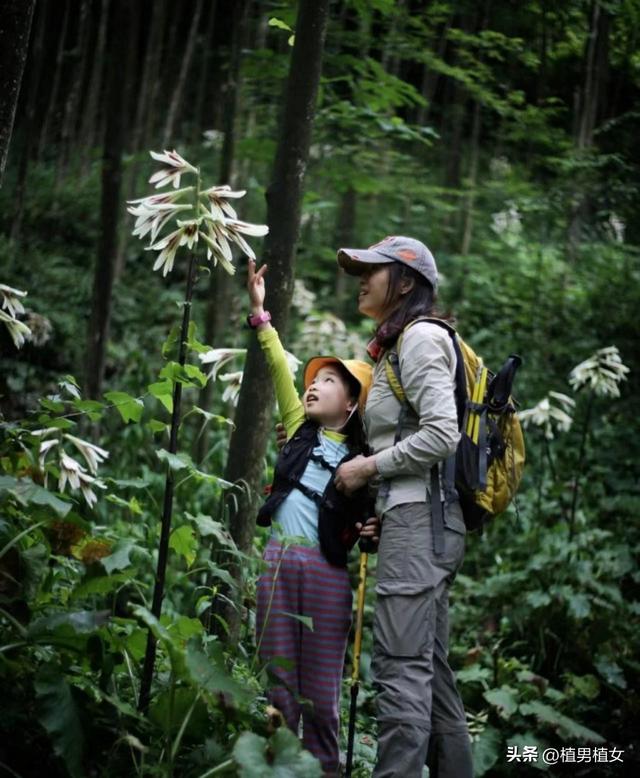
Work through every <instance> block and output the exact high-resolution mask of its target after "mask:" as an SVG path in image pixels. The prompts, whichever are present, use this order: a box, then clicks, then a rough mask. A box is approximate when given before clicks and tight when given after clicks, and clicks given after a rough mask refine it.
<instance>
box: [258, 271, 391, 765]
mask: <svg viewBox="0 0 640 778" xmlns="http://www.w3.org/2000/svg"><path fill="white" fill-rule="evenodd" d="M266 269H267V266H266V265H263V266H262V267H261V268H260V270H259V271H258V272H256V270H255V263H254V262H253V261H252V260H250V261H249V278H248V284H247V288H248V290H249V299H250V301H251V309H252V315H250V316H249V317H248V321H249V325H250V326H252V327H255V328H256V329H257V331H258V340H259V341H260V345H261V347H262V349H263V351H264V354H265V357H266V359H267V363H268V365H269V369H270V371H271V375H272V377H273V380H274V384H275V389H276V397H277V400H278V407H279V410H280V415H281V417H282V421H283V423H284V426H285V429H286V433H287V443H286V444H285V445H284V447H283V449H282V451H281V452H280V455H279V457H278V461H277V463H276V468H275V473H274V481H273V485H272V491H271V494H270V496H269V498H268V499H267V501H266V503H265V504H264V505H263V506H262V508H261V510H260V512H259V514H258V524H261V525H263V526H268V525H269V524H271V523H272V522H278V523H279V524H280V525H281V528H282V530H283V532H284V534H285V535H286V536H289V537H291V536H294V537H295V544H294V545H286V546H284V545H283V544H281V543H280V542H279V541H278V540H277V539H276V538H275V537H272V538H271V539H270V541H269V543H268V545H267V548H266V550H265V555H264V558H265V561H266V562H267V564H268V569H267V571H266V572H265V573H264V574H263V575H262V576H261V577H260V579H259V581H258V597H257V599H258V602H257V614H256V622H257V624H256V626H257V636H258V637H257V640H258V652H259V654H260V656H261V658H263V659H265V660H270V659H272V658H274V657H284V659H285V660H287V661H286V665H285V663H283V662H280V663H274V664H273V665H272V667H271V669H272V670H273V673H274V675H275V676H276V677H277V678H278V681H279V685H278V686H277V687H276V688H274V689H273V690H271V692H270V695H269V696H270V700H271V702H272V703H273V704H274V705H275V706H276V707H277V708H278V709H279V710H280V711H281V712H282V714H283V716H284V718H285V720H286V722H287V725H288V726H289V727H290V728H291V729H292V730H293V731H294V732H296V733H297V731H298V724H299V721H300V718H301V717H302V724H303V740H302V742H303V745H304V746H305V748H307V749H308V750H309V751H311V753H313V754H314V755H315V756H316V757H317V758H318V759H319V760H320V763H321V765H322V768H323V770H324V771H325V774H326V775H335V774H336V772H337V770H338V764H339V750H338V723H339V721H338V710H339V700H340V683H341V680H342V669H343V663H344V654H345V650H346V647H347V637H348V634H349V627H350V624H351V587H350V585H349V576H348V574H347V568H346V563H347V553H348V551H349V549H350V548H351V546H352V545H353V544H354V542H355V541H356V540H357V538H358V535H359V534H360V535H362V536H363V537H364V538H366V539H373V538H374V535H375V519H373V520H371V521H367V520H368V519H369V517H370V516H371V513H370V507H371V506H370V504H369V499H368V490H367V488H366V484H363V485H362V486H361V487H360V488H359V489H355V490H354V491H353V493H352V494H351V495H349V496H346V495H344V494H340V493H338V492H337V490H336V489H335V485H334V483H333V476H334V472H335V469H336V467H337V466H338V465H339V464H340V463H341V462H344V461H347V460H348V459H349V458H351V457H353V456H355V455H358V454H361V453H363V452H364V451H365V445H364V437H363V430H362V422H361V418H360V415H359V411H358V407H359V405H360V407H363V405H364V400H365V398H366V394H367V391H368V389H369V384H370V381H371V372H372V371H371V367H370V366H369V365H368V364H366V363H365V362H360V361H358V360H342V359H338V358H336V357H315V358H313V359H312V360H310V361H309V362H308V363H307V365H306V367H305V370H304V387H305V392H304V394H303V396H302V399H300V398H299V397H298V396H297V393H296V391H295V386H294V383H293V378H292V376H291V373H290V371H289V368H288V366H287V362H286V357H285V352H284V349H283V348H282V345H281V343H280V340H279V338H278V333H277V332H276V330H275V329H274V328H273V327H272V326H271V324H270V318H271V317H270V315H269V313H268V312H266V311H265V310H264V297H265V282H264V274H265V272H266ZM376 539H377V538H376ZM297 616H304V617H309V618H310V619H311V620H312V627H313V629H312V630H311V629H309V628H308V627H307V626H306V625H305V623H304V622H303V621H302V620H300V619H298V618H296V617H297Z"/></svg>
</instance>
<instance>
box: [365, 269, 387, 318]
mask: <svg viewBox="0 0 640 778" xmlns="http://www.w3.org/2000/svg"><path fill="white" fill-rule="evenodd" d="M359 278H360V293H359V294H358V310H359V311H360V313H363V314H364V315H365V316H369V318H371V319H375V321H377V322H382V321H384V319H385V317H386V315H387V313H388V307H389V305H388V302H387V294H388V290H389V265H386V264H385V265H369V267H368V268H367V269H366V270H365V271H364V273H362V275H361V276H360V277H359Z"/></svg>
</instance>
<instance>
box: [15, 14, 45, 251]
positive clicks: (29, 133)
mask: <svg viewBox="0 0 640 778" xmlns="http://www.w3.org/2000/svg"><path fill="white" fill-rule="evenodd" d="M46 29H47V8H46V6H44V5H40V6H39V8H38V11H37V17H36V27H35V37H34V39H33V44H32V46H31V51H30V53H29V71H28V76H29V77H28V81H27V105H26V109H25V115H24V119H23V123H22V136H23V137H22V155H21V157H20V167H19V169H18V180H17V182H16V188H15V194H14V197H13V199H14V208H13V218H12V220H11V240H15V241H17V240H19V238H20V230H21V228H22V215H23V211H24V193H25V189H26V186H27V175H28V172H29V162H30V160H31V152H32V148H33V130H34V124H35V122H34V119H35V115H36V105H37V102H38V90H39V87H40V80H41V74H42V62H43V46H44V34H45V30H46Z"/></svg>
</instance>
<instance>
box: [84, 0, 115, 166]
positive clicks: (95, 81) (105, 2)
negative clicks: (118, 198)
mask: <svg viewBox="0 0 640 778" xmlns="http://www.w3.org/2000/svg"><path fill="white" fill-rule="evenodd" d="M109 1H110V0H102V3H101V7H100V23H99V26H98V35H97V38H96V47H95V52H94V54H93V57H92V58H91V59H92V64H91V74H90V77H89V83H88V85H87V93H86V101H85V104H84V107H83V110H82V124H81V127H80V154H81V155H82V160H83V162H82V167H83V171H84V173H85V174H86V173H88V167H89V160H90V158H91V150H92V149H93V148H94V146H95V144H96V143H97V140H98V130H97V125H98V106H99V104H100V95H101V93H102V84H103V79H104V57H105V49H106V45H107V22H108V19H109Z"/></svg>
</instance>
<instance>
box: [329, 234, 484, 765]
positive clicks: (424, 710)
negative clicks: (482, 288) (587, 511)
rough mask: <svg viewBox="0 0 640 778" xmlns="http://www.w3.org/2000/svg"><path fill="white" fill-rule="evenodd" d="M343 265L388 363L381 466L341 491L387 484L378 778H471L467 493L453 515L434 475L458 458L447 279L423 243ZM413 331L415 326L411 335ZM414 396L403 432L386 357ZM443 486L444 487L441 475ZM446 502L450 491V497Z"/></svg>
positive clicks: (378, 651) (341, 474)
mask: <svg viewBox="0 0 640 778" xmlns="http://www.w3.org/2000/svg"><path fill="white" fill-rule="evenodd" d="M338 262H339V264H340V265H341V266H342V267H343V268H344V269H345V270H346V271H347V272H348V273H350V274H353V275H358V276H359V278H360V294H359V296H358V307H359V309H360V312H361V313H364V314H365V315H366V316H369V317H371V318H372V319H373V320H374V321H375V322H376V323H377V328H376V332H375V338H374V340H373V341H372V343H371V344H370V353H372V356H374V358H376V357H377V365H376V367H375V370H374V375H373V385H372V388H371V391H370V393H369V397H368V400H367V407H366V413H365V427H366V430H367V434H368V439H369V444H370V446H371V449H372V451H373V455H371V456H358V457H356V458H354V459H352V460H351V461H349V462H346V463H344V464H343V465H341V467H340V469H339V470H338V473H337V474H336V479H335V480H336V485H337V487H338V488H339V489H342V490H345V491H346V492H347V493H349V492H351V491H353V490H355V489H358V488H362V486H363V484H365V483H366V482H367V479H369V478H372V477H376V476H377V477H378V478H379V479H380V480H381V481H382V486H381V488H380V491H379V493H378V500H377V503H376V513H377V515H378V516H380V517H381V519H382V530H383V531H382V532H381V536H380V548H379V552H378V553H379V557H378V580H377V585H376V592H377V594H378V597H377V603H376V614H375V623H374V632H373V640H374V651H373V662H372V668H373V674H374V681H375V684H376V686H377V689H378V695H377V699H376V704H377V711H378V716H377V718H378V758H377V764H376V768H375V770H374V773H373V775H374V776H375V778H388V777H389V776H403V778H418V777H419V776H421V775H422V767H423V765H424V764H425V758H426V759H427V764H428V765H429V770H430V772H429V775H430V776H431V777H432V778H471V777H472V775H473V767H472V762H471V747H470V741H469V733H468V729H467V724H466V719H465V715H464V708H463V706H462V701H461V700H460V696H459V694H458V691H457V689H456V685H455V677H454V675H453V672H452V670H451V668H450V667H449V664H448V661H447V652H448V596H449V588H450V586H451V584H452V582H453V580H454V578H455V575H456V572H457V570H458V568H459V567H460V565H461V564H462V558H463V555H464V536H465V525H464V520H463V518H462V511H461V509H460V504H459V502H458V501H457V494H456V493H455V489H454V490H453V492H452V493H449V494H447V501H446V502H445V504H444V510H443V507H442V505H441V504H440V502H439V500H438V499H437V498H435V499H434V502H433V510H432V503H431V498H432V496H433V495H436V494H437V493H438V490H437V489H435V488H434V489H433V490H432V489H431V477H430V474H431V472H432V467H433V465H438V467H439V470H440V476H441V477H442V463H443V462H444V460H445V459H447V458H448V457H449V456H451V455H452V454H454V453H455V451H456V446H457V444H458V438H459V433H458V418H457V412H456V404H455V397H454V391H455V369H456V356H455V352H454V349H453V344H452V342H451V338H450V336H449V334H448V333H447V332H446V331H445V330H444V329H443V328H442V327H441V326H439V325H438V324H434V323H432V322H425V321H421V322H416V323H414V324H412V322H415V320H416V319H418V318H420V317H423V316H431V317H433V316H435V315H437V314H434V302H435V292H436V289H437V284H438V271H437V269H436V264H435V261H434V259H433V256H432V255H431V252H430V251H429V249H428V248H427V247H426V246H425V245H424V244H423V243H421V242H420V241H417V240H413V239H412V238H405V237H389V238H385V240H383V241H381V242H380V243H378V244H375V245H373V246H371V247H370V248H368V249H364V250H358V249H340V251H339V252H338ZM410 324H412V326H410V327H408V325H410ZM400 334H402V342H401V345H400V348H399V353H398V355H397V356H398V363H399V368H400V375H401V377H402V386H403V389H404V392H405V395H406V397H407V400H408V401H409V404H410V407H411V409H412V413H409V414H408V415H407V416H406V418H405V419H404V421H403V423H402V425H401V426H400V425H399V423H398V418H399V414H400V403H399V401H398V400H397V399H396V396H395V394H394V392H393V390H392V388H391V386H390V383H389V380H388V377H387V372H386V369H385V361H386V360H385V358H384V354H385V352H386V351H388V350H390V349H393V350H396V351H398V338H399V336H400ZM435 472H437V471H434V477H436V478H437V475H435ZM439 491H440V493H441V494H442V493H443V491H444V490H442V489H440V490H439Z"/></svg>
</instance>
